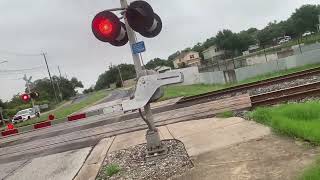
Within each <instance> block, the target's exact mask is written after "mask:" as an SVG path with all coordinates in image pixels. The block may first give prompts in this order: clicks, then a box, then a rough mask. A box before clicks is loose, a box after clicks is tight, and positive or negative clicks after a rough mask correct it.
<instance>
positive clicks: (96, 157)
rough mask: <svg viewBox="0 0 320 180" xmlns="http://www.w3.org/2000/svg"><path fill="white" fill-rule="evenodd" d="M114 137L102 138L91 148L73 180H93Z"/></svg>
mask: <svg viewBox="0 0 320 180" xmlns="http://www.w3.org/2000/svg"><path fill="white" fill-rule="evenodd" d="M114 138H115V137H110V138H105V139H102V140H101V141H100V142H99V143H98V144H97V145H96V146H95V147H94V148H93V150H92V152H91V153H90V155H89V157H88V158H87V160H86V162H85V163H84V165H83V166H82V168H81V169H80V171H79V173H78V174H77V176H76V177H75V178H74V180H95V179H96V177H97V175H98V173H99V170H100V167H101V165H102V163H103V161H104V159H105V157H106V155H107V152H108V150H109V148H110V146H111V144H112V143H113V141H114Z"/></svg>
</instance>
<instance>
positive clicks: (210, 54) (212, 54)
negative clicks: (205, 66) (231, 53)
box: [202, 45, 225, 61]
mask: <svg viewBox="0 0 320 180" xmlns="http://www.w3.org/2000/svg"><path fill="white" fill-rule="evenodd" d="M202 54H203V58H204V60H206V61H209V60H211V61H216V60H220V59H223V56H224V54H225V51H224V50H221V49H219V48H218V47H217V46H215V45H213V46H210V47H209V48H208V49H206V50H204V51H203V52H202Z"/></svg>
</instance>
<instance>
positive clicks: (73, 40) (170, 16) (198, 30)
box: [0, 0, 319, 100]
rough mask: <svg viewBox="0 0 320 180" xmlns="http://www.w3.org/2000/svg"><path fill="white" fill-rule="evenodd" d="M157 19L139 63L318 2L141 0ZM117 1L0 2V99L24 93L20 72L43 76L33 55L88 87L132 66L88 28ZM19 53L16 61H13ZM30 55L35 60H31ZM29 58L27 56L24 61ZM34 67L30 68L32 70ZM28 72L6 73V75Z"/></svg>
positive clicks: (125, 53)
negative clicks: (114, 69) (159, 24)
mask: <svg viewBox="0 0 320 180" xmlns="http://www.w3.org/2000/svg"><path fill="white" fill-rule="evenodd" d="M148 2H150V4H151V5H152V6H153V8H154V10H155V12H156V13H158V14H159V15H160V17H161V18H162V20H163V30H162V32H161V33H160V35H159V36H157V37H156V38H153V39H143V38H141V37H139V39H143V40H144V41H145V42H146V48H147V51H146V52H145V53H144V54H143V58H144V61H145V62H147V61H148V60H149V59H152V58H155V57H160V58H167V57H168V56H169V55H170V54H172V53H174V52H175V51H177V50H181V49H184V48H186V47H191V46H193V45H194V44H196V43H197V42H203V41H204V40H206V39H207V38H209V37H212V36H214V35H215V34H216V33H217V31H219V30H222V29H224V28H228V29H231V30H232V31H236V32H238V31H241V30H244V29H248V28H250V27H257V28H258V29H261V28H263V27H264V26H265V25H266V24H267V23H268V22H270V21H273V20H285V19H287V18H288V17H289V16H290V15H291V14H292V12H293V11H294V10H295V9H296V8H298V7H300V6H301V5H303V4H307V3H308V4H316V3H319V0H281V1H279V0H241V1H238V0H149V1H148ZM119 6H120V3H119V0H29V1H26V0H0V62H1V61H3V60H7V61H8V63H3V64H0V99H3V100H9V99H11V97H12V95H13V94H17V93H20V92H22V91H23V90H24V85H25V84H24V81H23V80H21V78H22V77H23V75H24V74H25V73H26V74H27V75H29V76H33V79H38V78H43V77H48V74H47V71H46V69H45V63H44V61H43V58H42V56H38V55H37V54H40V53H41V52H46V53H47V58H48V62H49V66H50V69H51V73H52V74H53V75H58V69H57V66H58V65H59V66H60V68H61V71H62V75H63V76H67V77H68V78H71V77H72V76H75V77H77V78H78V79H79V80H81V81H82V82H83V84H84V86H85V87H86V88H87V87H90V86H91V85H94V84H95V82H96V80H97V78H98V76H99V74H101V73H102V72H104V71H105V70H106V69H107V67H108V65H109V64H110V63H112V64H119V63H133V62H132V60H131V54H130V50H129V46H128V45H127V46H123V47H113V46H111V45H109V44H106V43H102V42H100V41H98V40H97V39H95V37H94V36H93V34H92V32H91V21H92V18H93V17H94V16H95V14H96V13H97V12H99V11H102V10H105V9H108V8H115V7H119ZM16 53H19V54H16ZM34 54H36V56H31V55H34ZM25 55H29V56H25ZM33 68H34V69H33ZM17 69H33V70H29V71H20V72H18V73H17V72H12V71H10V72H8V71H7V70H17Z"/></svg>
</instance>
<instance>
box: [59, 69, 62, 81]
mask: <svg viewBox="0 0 320 180" xmlns="http://www.w3.org/2000/svg"><path fill="white" fill-rule="evenodd" d="M58 70H59V74H60V79H61V77H62V76H61V71H60V66H58Z"/></svg>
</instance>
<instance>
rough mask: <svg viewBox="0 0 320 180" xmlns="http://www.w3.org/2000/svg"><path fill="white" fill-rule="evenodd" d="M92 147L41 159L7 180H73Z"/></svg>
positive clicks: (37, 159)
mask: <svg viewBox="0 0 320 180" xmlns="http://www.w3.org/2000/svg"><path fill="white" fill-rule="evenodd" d="M90 150H91V147H88V148H84V149H79V150H74V151H67V152H63V153H59V154H53V155H49V156H45V157H39V158H35V159H33V160H31V162H30V163H28V164H27V165H25V166H23V167H22V168H21V169H20V170H17V171H16V172H15V173H14V174H12V175H11V176H9V177H7V178H6V180H30V179H32V180H43V179H46V180H72V179H73V178H74V177H75V175H76V174H77V173H78V171H79V169H80V168H81V167H82V165H83V163H84V161H85V159H86V158H87V156H88V154H89V152H90Z"/></svg>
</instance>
